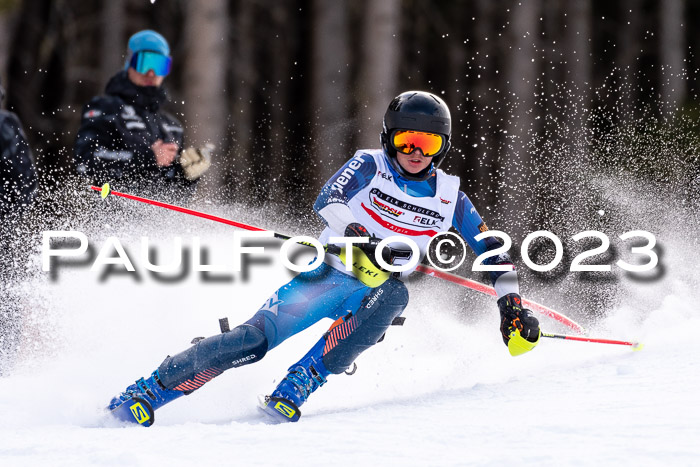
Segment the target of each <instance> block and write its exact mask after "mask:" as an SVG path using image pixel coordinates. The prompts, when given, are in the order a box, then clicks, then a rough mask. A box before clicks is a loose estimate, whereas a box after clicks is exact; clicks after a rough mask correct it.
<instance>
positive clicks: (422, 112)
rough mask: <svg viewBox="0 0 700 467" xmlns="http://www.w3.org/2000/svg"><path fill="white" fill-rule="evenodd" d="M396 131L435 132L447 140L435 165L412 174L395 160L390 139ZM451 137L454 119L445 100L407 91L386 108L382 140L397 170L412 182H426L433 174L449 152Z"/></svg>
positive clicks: (434, 162) (394, 150)
mask: <svg viewBox="0 0 700 467" xmlns="http://www.w3.org/2000/svg"><path fill="white" fill-rule="evenodd" d="M395 130H415V131H425V132H427V133H435V134H438V135H441V136H442V137H443V138H444V144H443V147H442V149H441V150H440V152H439V153H437V154H435V155H434V156H433V160H432V164H431V165H430V166H429V167H428V168H426V169H425V170H424V171H423V172H420V173H417V174H410V173H408V172H406V171H405V170H404V169H403V168H402V167H401V165H399V163H398V160H397V159H396V149H395V148H394V147H393V145H392V144H391V139H390V138H391V136H392V133H393V132H394V131H395ZM451 135H452V120H451V118H450V109H448V108H447V104H445V101H443V100H442V99H440V98H439V97H438V96H436V95H435V94H431V93H429V92H423V91H406V92H403V93H401V94H399V95H398V96H396V97H394V99H393V100H392V101H391V103H390V104H389V107H388V108H387V109H386V113H385V114H384V122H383V125H382V132H381V134H380V136H379V138H380V141H381V143H382V148H383V149H384V151H386V153H387V155H388V156H389V162H390V163H391V166H392V167H393V168H394V170H396V171H397V172H398V173H399V174H401V176H403V177H405V178H407V179H409V180H426V179H427V178H428V177H429V176H430V175H431V173H432V169H433V168H437V167H439V166H440V164H441V163H442V161H443V160H444V158H445V155H446V154H447V151H449V150H450V146H451V143H450V136H451Z"/></svg>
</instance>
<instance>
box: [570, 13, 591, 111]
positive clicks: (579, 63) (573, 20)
mask: <svg viewBox="0 0 700 467" xmlns="http://www.w3.org/2000/svg"><path fill="white" fill-rule="evenodd" d="M566 11H567V13H568V19H569V27H568V28H567V37H566V40H567V42H568V45H569V47H568V56H569V57H568V60H567V61H568V63H569V71H570V73H571V74H570V76H571V80H572V82H573V85H574V88H575V93H576V96H577V97H578V99H579V100H580V102H581V110H583V109H587V108H589V107H590V102H589V100H590V98H591V55H590V54H591V41H590V40H591V39H592V35H591V17H592V14H593V12H592V11H591V0H576V1H575V2H571V3H569V4H568V8H567V10H566Z"/></svg>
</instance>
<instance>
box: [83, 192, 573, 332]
mask: <svg viewBox="0 0 700 467" xmlns="http://www.w3.org/2000/svg"><path fill="white" fill-rule="evenodd" d="M90 189H92V190H95V191H99V192H100V194H101V196H102V198H106V197H107V196H108V195H110V194H112V195H114V196H118V197H121V198H126V199H130V200H133V201H139V202H141V203H146V204H150V205H153V206H157V207H159V208H164V209H170V210H172V211H177V212H181V213H183V214H189V215H190V216H196V217H201V218H202V219H207V220H210V221H214V222H219V223H221V224H226V225H230V226H232V227H238V228H239V229H244V230H251V231H257V232H272V233H273V234H274V237H275V238H278V239H280V240H289V239H290V238H292V237H290V236H289V235H284V234H281V233H278V232H274V231H270V230H268V229H262V228H260V227H255V226H252V225H248V224H244V223H242V222H236V221H232V220H230V219H225V218H223V217H219V216H214V215H212V214H207V213H204V212H199V211H195V210H194V209H188V208H183V207H181V206H176V205H174V204H168V203H163V202H161V201H155V200H152V199H148V198H143V197H141V196H135V195H130V194H127V193H120V192H118V191H113V190H112V189H111V188H110V186H109V184H108V183H105V184H104V185H103V186H102V187H97V186H94V185H93V186H91V187H90ZM302 244H303V245H306V244H305V243H302ZM307 246H308V245H307ZM416 271H418V272H422V273H423V274H425V275H428V276H433V277H437V278H438V279H443V280H446V281H448V282H452V283H453V284H457V285H459V286H462V287H466V288H468V289H471V290H474V291H476V292H481V293H483V294H486V295H491V296H494V297H496V296H497V294H496V290H495V289H494V288H493V287H490V286H488V285H485V284H482V283H480V282H476V281H473V280H470V279H467V278H465V277H461V276H458V275H456V274H451V273H449V272H445V271H440V270H438V269H435V268H432V267H430V266H427V265H424V264H419V265H418V267H417V268H416ZM523 304H524V305H525V306H526V307H528V308H530V309H532V310H534V311H537V312H539V313H542V314H544V315H546V316H549V317H550V318H552V319H554V320H556V321H559V322H560V323H562V324H564V325H566V326H567V327H569V328H571V329H573V330H574V331H576V332H579V333H582V334H583V333H584V328H583V326H581V325H580V324H578V323H576V322H575V321H573V320H572V319H570V318H568V317H566V316H564V315H562V314H561V313H559V312H557V311H554V310H552V309H551V308H548V307H546V306H544V305H541V304H539V303H536V302H533V301H531V300H527V299H523ZM542 335H544V333H542ZM548 337H549V336H548Z"/></svg>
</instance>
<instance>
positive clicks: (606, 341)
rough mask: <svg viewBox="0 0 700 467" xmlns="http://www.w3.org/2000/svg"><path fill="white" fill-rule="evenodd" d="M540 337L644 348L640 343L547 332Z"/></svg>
mask: <svg viewBox="0 0 700 467" xmlns="http://www.w3.org/2000/svg"><path fill="white" fill-rule="evenodd" d="M541 335H542V337H549V338H552V339H564V340H569V341H580V342H595V343H597V344H615V345H628V346H630V347H632V350H642V347H644V345H643V344H642V343H641V342H627V341H619V340H615V339H598V338H595V337H581V336H567V335H565V334H552V333H549V332H542V334H541Z"/></svg>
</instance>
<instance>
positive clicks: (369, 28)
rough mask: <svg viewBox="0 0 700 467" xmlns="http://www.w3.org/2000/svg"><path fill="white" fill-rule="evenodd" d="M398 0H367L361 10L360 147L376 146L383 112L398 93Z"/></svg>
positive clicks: (399, 10) (399, 11) (358, 87)
mask: <svg viewBox="0 0 700 467" xmlns="http://www.w3.org/2000/svg"><path fill="white" fill-rule="evenodd" d="M400 13H401V8H400V2H399V0H382V1H379V2H377V1H371V0H370V1H368V2H367V4H366V8H365V10H364V15H363V16H364V18H363V19H364V21H363V23H364V31H362V43H361V44H360V46H361V47H362V55H361V57H362V58H361V63H360V79H359V83H358V85H357V89H358V90H359V95H360V97H359V111H358V118H359V122H360V123H359V130H360V135H359V138H357V141H356V143H357V144H358V147H360V148H373V147H377V146H378V144H379V143H378V142H379V132H380V131H381V129H382V119H383V117H384V112H385V111H386V108H387V106H388V105H389V102H390V101H391V99H392V98H393V97H394V96H395V95H396V94H398V93H399V91H400V90H398V89H397V88H396V86H397V70H398V66H399V50H400V38H399V32H400V31H399V20H400Z"/></svg>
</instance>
